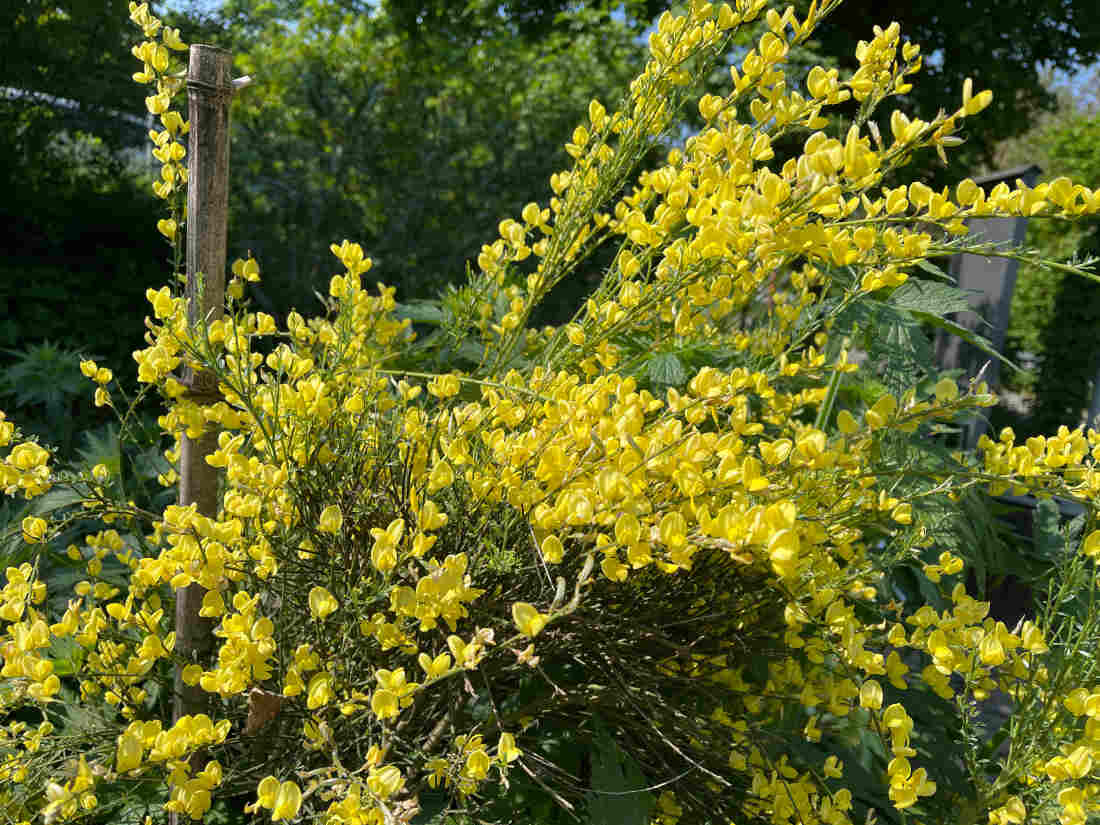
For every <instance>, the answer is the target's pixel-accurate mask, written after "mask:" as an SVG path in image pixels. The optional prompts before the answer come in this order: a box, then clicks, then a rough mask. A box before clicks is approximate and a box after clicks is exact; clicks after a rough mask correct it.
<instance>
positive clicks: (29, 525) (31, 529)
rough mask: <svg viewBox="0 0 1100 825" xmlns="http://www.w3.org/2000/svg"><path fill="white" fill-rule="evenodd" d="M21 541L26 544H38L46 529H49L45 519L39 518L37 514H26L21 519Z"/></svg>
mask: <svg viewBox="0 0 1100 825" xmlns="http://www.w3.org/2000/svg"><path fill="white" fill-rule="evenodd" d="M22 527H23V541H25V542H27V544H38V543H39V542H41V541H42V540H43V539H44V538H45V536H46V531H47V530H48V529H49V525H48V524H47V523H46V520H45V519H41V518H39V517H38V516H27V517H26V518H25V519H23V524H22Z"/></svg>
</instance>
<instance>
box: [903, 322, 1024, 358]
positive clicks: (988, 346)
mask: <svg viewBox="0 0 1100 825" xmlns="http://www.w3.org/2000/svg"><path fill="white" fill-rule="evenodd" d="M911 312H912V313H913V315H914V316H915V317H916V318H918V319H919V320H921V321H924V322H925V323H928V324H931V325H932V326H934V327H937V328H939V329H942V330H944V331H945V332H950V333H951V334H952V335H957V336H958V337H959V338H962V339H963V340H964V341H966V343H968V344H970V346H972V347H974V348H976V349H979V350H981V351H982V352H984V353H985V354H986V355H988V356H990V357H991V358H996V359H997V360H998V361H1000V362H1001V363H1002V364H1005V365H1007V366H1009V367H1011V368H1012V369H1014V370H1017V371H1018V370H1019V369H1020V368H1019V367H1018V366H1017V365H1016V364H1015V363H1013V362H1012V361H1010V360H1009V359H1007V358H1005V357H1004V356H1003V355H1001V354H1000V353H999V352H997V350H995V349H993V343H992V342H991V341H990V340H989V339H988V338H984V337H983V336H981V335H978V334H977V333H976V332H974V331H972V330H969V329H967V328H966V327H964V326H961V325H960V324H956V323H955V322H954V321H948V320H947V319H946V318H940V317H939V316H936V315H932V314H931V313H928V312H921V311H918V310H911Z"/></svg>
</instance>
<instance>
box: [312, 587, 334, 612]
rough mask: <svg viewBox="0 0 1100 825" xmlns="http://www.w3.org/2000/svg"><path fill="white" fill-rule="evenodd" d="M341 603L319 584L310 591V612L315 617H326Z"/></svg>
mask: <svg viewBox="0 0 1100 825" xmlns="http://www.w3.org/2000/svg"><path fill="white" fill-rule="evenodd" d="M339 606H340V603H339V602H337V601H336V599H335V597H334V596H333V595H332V594H331V593H329V592H328V591H327V590H326V589H325V588H323V587H320V586H317V587H314V588H313V589H312V590H310V591H309V613H310V615H311V616H313V618H314V619H322V620H323V619H325V618H327V617H328V616H330V615H331V614H332V613H334V612H335V611H336V609H337V608H338V607H339Z"/></svg>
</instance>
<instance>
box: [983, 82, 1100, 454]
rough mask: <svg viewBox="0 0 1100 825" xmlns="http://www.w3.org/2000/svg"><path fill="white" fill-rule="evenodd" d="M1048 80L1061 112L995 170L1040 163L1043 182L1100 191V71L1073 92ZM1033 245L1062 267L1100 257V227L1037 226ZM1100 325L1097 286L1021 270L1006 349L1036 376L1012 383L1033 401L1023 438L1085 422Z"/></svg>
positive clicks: (1001, 156) (1003, 151) (1010, 148)
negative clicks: (1099, 86)
mask: <svg viewBox="0 0 1100 825" xmlns="http://www.w3.org/2000/svg"><path fill="white" fill-rule="evenodd" d="M1044 80H1045V83H1046V85H1047V87H1048V88H1050V90H1051V91H1052V93H1054V94H1055V95H1056V97H1057V99H1058V108H1057V109H1056V110H1055V111H1054V112H1051V113H1048V114H1046V115H1044V116H1043V117H1041V118H1039V119H1038V121H1037V122H1036V123H1035V125H1034V126H1033V127H1032V128H1031V129H1030V130H1028V131H1027V132H1025V133H1024V134H1022V135H1020V136H1019V137H1018V138H1016V139H1012V140H1007V141H1004V142H1003V143H1002V144H1001V145H1000V146H998V148H997V153H996V154H995V156H994V162H995V163H996V164H997V165H999V166H1001V167H1011V166H1014V165H1017V164H1020V163H1025V162H1027V163H1031V162H1034V163H1038V164H1039V165H1040V166H1041V167H1042V168H1043V180H1053V179H1055V178H1057V177H1059V176H1063V175H1065V176H1072V177H1073V178H1074V179H1075V180H1080V181H1083V182H1085V183H1086V184H1090V185H1093V186H1095V185H1096V184H1097V183H1100V101H1097V100H1096V99H1095V98H1093V97H1089V95H1088V90H1090V89H1095V88H1096V82H1097V80H1100V67H1093V68H1092V70H1091V71H1090V72H1088V73H1086V74H1084V75H1082V76H1081V77H1080V78H1078V82H1077V83H1076V84H1074V85H1073V86H1069V85H1067V84H1064V83H1063V84H1056V83H1055V76H1054V74H1053V73H1048V75H1047V76H1046V78H1045V79H1044ZM1027 243H1028V244H1029V245H1030V246H1033V247H1035V248H1037V249H1039V250H1040V251H1041V252H1042V253H1043V255H1044V257H1047V258H1050V259H1051V260H1057V261H1070V260H1073V259H1074V258H1088V257H1091V256H1096V255H1100V223H1098V222H1097V221H1096V220H1094V219H1093V220H1089V221H1085V222H1082V223H1080V224H1076V225H1069V224H1066V223H1064V222H1060V221H1058V222H1046V221H1042V222H1037V221H1032V222H1031V223H1030V224H1029V225H1028V236H1027ZM1098 324H1100V287H1098V286H1097V285H1096V284H1095V283H1092V282H1090V281H1085V280H1083V279H1080V278H1067V277H1066V276H1065V275H1064V274H1063V273H1061V272H1056V271H1052V270H1044V269H1039V268H1038V267H1035V266H1027V265H1024V266H1021V267H1020V271H1019V276H1018V280H1017V284H1016V292H1015V293H1014V295H1013V300H1012V317H1011V320H1010V324H1009V329H1008V337H1007V346H1008V349H1009V355H1010V357H1012V358H1013V359H1014V360H1018V361H1019V360H1023V361H1026V362H1028V363H1029V364H1031V363H1033V364H1034V370H1033V372H1031V373H1026V374H1019V373H1017V374H1014V375H1009V376H1007V378H1008V379H1009V381H1010V382H1011V385H1012V386H1013V388H1014V389H1016V390H1018V391H1022V392H1023V393H1025V394H1026V395H1027V396H1029V397H1030V396H1033V399H1034V400H1033V401H1031V403H1030V405H1029V406H1030V408H1031V409H1030V415H1028V416H1027V417H1025V418H1024V419H1022V420H1021V421H1019V422H1018V423H1017V428H1018V429H1020V431H1021V432H1027V433H1028V434H1032V433H1039V432H1044V431H1047V430H1053V429H1056V428H1057V427H1058V425H1060V424H1067V425H1069V426H1073V425H1075V424H1076V423H1077V422H1078V421H1079V419H1080V416H1081V412H1082V410H1083V409H1085V408H1086V407H1088V405H1089V401H1090V391H1091V383H1092V381H1093V379H1094V378H1095V374H1096V367H1097V361H1098V359H1100V347H1097V345H1096V342H1095V340H1096V336H1095V330H1096V328H1097V325H1098Z"/></svg>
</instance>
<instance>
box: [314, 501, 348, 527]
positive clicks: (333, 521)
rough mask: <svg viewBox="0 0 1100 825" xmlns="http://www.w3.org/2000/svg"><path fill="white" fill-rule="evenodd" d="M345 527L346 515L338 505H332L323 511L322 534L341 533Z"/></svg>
mask: <svg viewBox="0 0 1100 825" xmlns="http://www.w3.org/2000/svg"><path fill="white" fill-rule="evenodd" d="M343 525H344V514H343V513H342V512H340V506H339V505H338V504H330V505H329V506H328V507H326V508H325V509H324V510H322V511H321V521H320V525H319V528H318V529H320V531H321V532H322V533H339V532H340V528H341V527H342V526H343Z"/></svg>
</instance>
